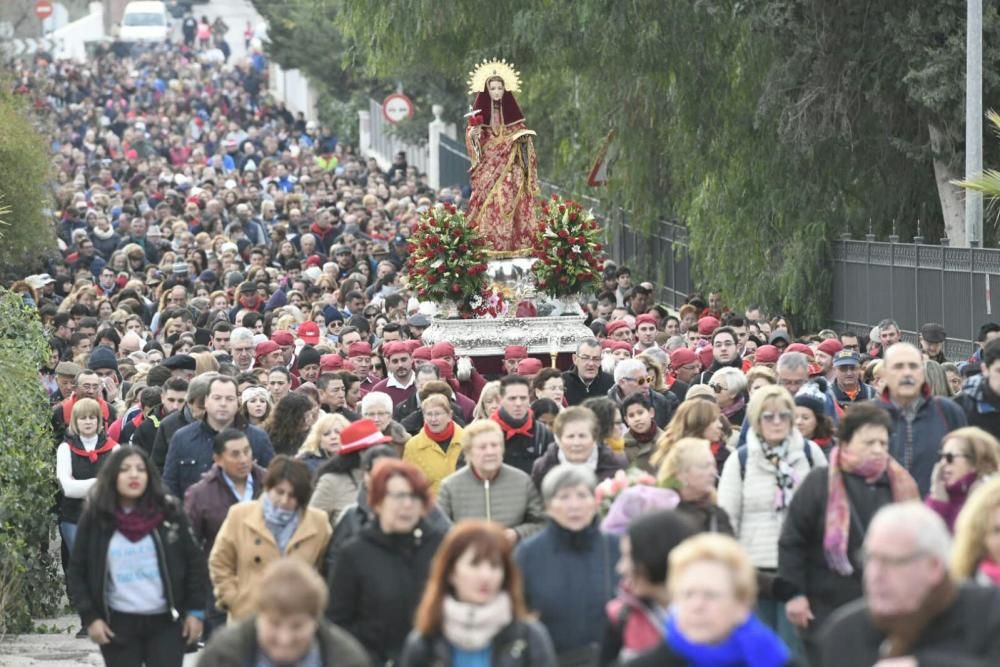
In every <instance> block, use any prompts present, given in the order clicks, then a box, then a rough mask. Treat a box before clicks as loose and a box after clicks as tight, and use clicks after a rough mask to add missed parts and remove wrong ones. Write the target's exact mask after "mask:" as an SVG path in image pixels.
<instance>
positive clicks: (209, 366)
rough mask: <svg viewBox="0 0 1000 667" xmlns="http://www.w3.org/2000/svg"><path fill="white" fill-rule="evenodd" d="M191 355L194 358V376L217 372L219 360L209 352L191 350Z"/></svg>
mask: <svg viewBox="0 0 1000 667" xmlns="http://www.w3.org/2000/svg"><path fill="white" fill-rule="evenodd" d="M191 356H192V357H193V358H194V374H195V376H198V375H201V374H202V373H218V372H219V360H218V359H216V358H215V355H214V354H212V353H211V352H192V353H191Z"/></svg>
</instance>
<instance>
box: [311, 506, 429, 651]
mask: <svg viewBox="0 0 1000 667" xmlns="http://www.w3.org/2000/svg"><path fill="white" fill-rule="evenodd" d="M443 537H444V533H442V532H440V531H436V530H435V529H434V528H432V527H431V525H430V524H429V523H427V522H426V521H425V520H423V519H421V521H420V523H419V524H418V526H417V528H416V529H415V530H414V531H413V532H412V533H408V534H405V535H401V534H392V535H387V534H386V533H384V532H382V528H381V527H380V526H379V523H378V521H372V522H371V523H369V524H368V525H367V526H365V527H364V528H363V529H362V530H361V533H360V534H359V535H358V537H357V539H355V540H352V541H351V542H349V543H348V544H347V545H346V546H344V548H343V550H342V551H341V552H340V555H339V556H338V557H337V560H336V565H335V566H334V568H335V569H334V571H333V574H332V575H331V579H330V582H331V590H330V606H329V608H328V609H327V617H328V618H329V619H330V620H331V621H332V622H333V623H335V624H337V625H339V626H341V627H342V628H344V629H345V630H347V631H348V632H350V633H351V634H352V635H354V638H355V639H357V640H358V641H359V642H361V644H362V645H363V646H364V647H365V649H367V651H368V653H369V655H370V656H371V657H372V659H373V661H375V663H376V664H378V665H382V664H384V663H385V662H387V661H388V660H396V659H397V658H398V656H399V652H400V651H401V650H402V648H403V642H404V641H405V640H406V636H407V635H408V634H409V633H410V630H411V629H412V628H413V614H414V612H415V611H416V609H417V605H418V604H419V603H420V597H421V595H422V594H423V592H424V583H425V582H426V581H427V575H428V574H429V572H430V567H431V560H432V559H433V558H434V552H435V551H437V548H438V545H439V544H441V540H442V539H443Z"/></svg>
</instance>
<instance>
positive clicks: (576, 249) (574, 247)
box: [570, 245, 580, 252]
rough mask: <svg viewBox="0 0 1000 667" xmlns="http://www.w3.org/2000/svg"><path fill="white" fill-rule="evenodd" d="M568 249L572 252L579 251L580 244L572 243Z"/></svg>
mask: <svg viewBox="0 0 1000 667" xmlns="http://www.w3.org/2000/svg"><path fill="white" fill-rule="evenodd" d="M570 250H572V251H573V252H580V246H578V245H573V246H572V247H571V248H570Z"/></svg>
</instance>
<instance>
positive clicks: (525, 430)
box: [490, 410, 535, 440]
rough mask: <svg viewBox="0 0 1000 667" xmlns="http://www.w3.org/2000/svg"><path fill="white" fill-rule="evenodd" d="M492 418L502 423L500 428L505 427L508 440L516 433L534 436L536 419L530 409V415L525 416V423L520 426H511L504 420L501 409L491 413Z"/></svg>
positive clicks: (504, 430)
mask: <svg viewBox="0 0 1000 667" xmlns="http://www.w3.org/2000/svg"><path fill="white" fill-rule="evenodd" d="M490 419H492V420H493V421H495V422H496V423H498V424H500V428H502V429H503V432H504V435H505V436H506V439H507V440H510V439H511V438H513V437H514V436H515V435H523V436H526V437H528V438H530V437H532V436H531V431H532V429H533V428H534V426H535V420H534V419H533V418H532V415H531V411H530V410H529V411H528V416H527V417H526V418H525V420H524V423H523V424H522V425H520V426H511V425H510V424H508V423H507V422H505V421H504V420H503V417H501V416H500V411H499V410H497V411H496V412H494V413H493V414H492V415H490Z"/></svg>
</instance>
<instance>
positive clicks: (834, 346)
mask: <svg viewBox="0 0 1000 667" xmlns="http://www.w3.org/2000/svg"><path fill="white" fill-rule="evenodd" d="M816 349H817V350H819V351H820V352H823V353H825V354H829V355H830V356H831V357H832V356H833V355H835V354H837V353H838V352H840V351H841V350H843V349H844V346H843V345H842V344H841V342H840V341H839V340H837V339H836V338H827V339H826V340H825V341H823V342H822V343H820V344H819V347H817V348H816Z"/></svg>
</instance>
